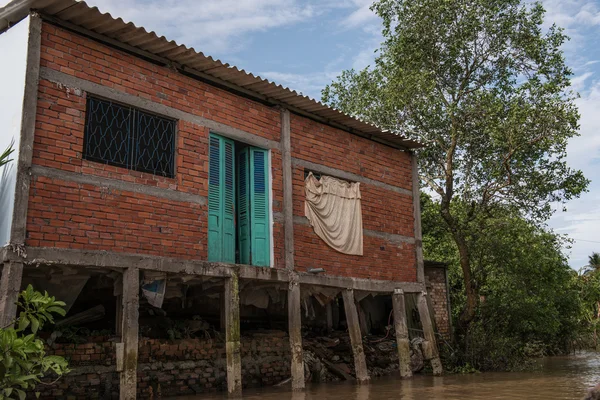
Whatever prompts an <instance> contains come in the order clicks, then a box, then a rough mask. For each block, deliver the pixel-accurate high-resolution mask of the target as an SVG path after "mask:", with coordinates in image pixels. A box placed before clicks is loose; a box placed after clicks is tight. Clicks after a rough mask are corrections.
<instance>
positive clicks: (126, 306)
mask: <svg viewBox="0 0 600 400" xmlns="http://www.w3.org/2000/svg"><path fill="white" fill-rule="evenodd" d="M139 292H140V272H139V270H138V269H137V268H135V267H130V268H127V269H126V270H125V272H123V295H122V299H123V300H122V303H121V304H122V314H121V321H122V325H121V332H122V333H121V341H122V346H123V360H122V363H121V365H122V369H121V371H120V380H121V384H120V392H121V394H120V397H119V398H120V399H121V400H130V399H135V398H136V389H137V360H138V335H139V329H138V327H139V305H140V297H139Z"/></svg>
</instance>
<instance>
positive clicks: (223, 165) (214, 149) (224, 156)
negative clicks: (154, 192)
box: [208, 134, 235, 263]
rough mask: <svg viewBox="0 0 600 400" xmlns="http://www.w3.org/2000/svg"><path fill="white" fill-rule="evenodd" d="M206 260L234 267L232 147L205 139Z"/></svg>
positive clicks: (219, 139)
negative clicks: (206, 196)
mask: <svg viewBox="0 0 600 400" xmlns="http://www.w3.org/2000/svg"><path fill="white" fill-rule="evenodd" d="M208 163H209V167H208V169H209V172H208V260H209V261H221V262H227V263H235V163H234V144H233V142H232V141H231V140H228V139H225V138H222V137H220V136H217V135H213V134H211V135H210V138H209V161H208Z"/></svg>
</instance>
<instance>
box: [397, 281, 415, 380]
mask: <svg viewBox="0 0 600 400" xmlns="http://www.w3.org/2000/svg"><path fill="white" fill-rule="evenodd" d="M392 305H393V308H394V330H395V331H396V343H397V345H398V358H399V362H400V376H401V377H402V378H409V377H411V376H412V370H411V368H410V340H409V338H408V325H407V324H406V304H405V302H404V291H403V290H402V289H396V290H395V291H394V294H393V295H392Z"/></svg>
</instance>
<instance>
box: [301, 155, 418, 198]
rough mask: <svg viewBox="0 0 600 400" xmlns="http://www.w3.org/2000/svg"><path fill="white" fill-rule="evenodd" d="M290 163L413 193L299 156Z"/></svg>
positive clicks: (410, 193) (394, 190) (354, 180)
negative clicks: (302, 158)
mask: <svg viewBox="0 0 600 400" xmlns="http://www.w3.org/2000/svg"><path fill="white" fill-rule="evenodd" d="M292 165H293V166H294V167H302V168H306V169H309V170H311V171H314V172H320V173H322V174H325V175H331V176H335V177H337V178H341V179H345V180H347V181H352V182H361V183H366V184H367V185H372V186H376V187H379V188H382V189H386V190H391V191H392V192H396V193H398V194H402V195H405V196H412V195H413V192H411V191H410V190H408V189H404V188H401V187H397V186H393V185H390V184H388V183H384V182H380V181H376V180H374V179H370V178H365V177H364V176H361V175H357V174H353V173H351V172H347V171H343V170H341V169H337V168H331V167H327V166H325V165H321V164H317V163H313V162H310V161H306V160H301V159H299V158H292Z"/></svg>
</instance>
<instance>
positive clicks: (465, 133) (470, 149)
mask: <svg viewBox="0 0 600 400" xmlns="http://www.w3.org/2000/svg"><path fill="white" fill-rule="evenodd" d="M372 9H373V10H374V11H375V12H376V13H377V14H378V15H379V16H380V17H381V18H382V20H383V36H384V43H383V44H382V46H381V48H380V49H379V53H378V56H377V58H376V61H375V65H374V66H373V67H368V68H366V69H364V70H362V71H354V70H350V71H345V72H343V73H342V74H341V76H339V77H338V80H337V81H336V82H333V83H332V84H330V85H329V86H327V87H326V88H325V89H324V90H323V93H322V94H323V96H322V97H323V101H324V102H326V103H328V104H329V105H332V106H334V107H336V108H338V109H340V110H342V111H344V112H346V113H350V114H353V115H356V116H358V117H361V118H363V119H366V120H368V121H371V122H373V123H376V124H378V125H380V126H382V127H384V128H389V129H392V130H396V131H400V132H401V133H403V134H405V135H407V136H409V137H412V138H417V139H420V140H421V141H423V142H424V143H425V144H426V147H425V148H424V149H422V150H420V151H419V168H420V177H421V180H422V182H424V183H425V184H426V185H427V188H428V190H429V191H430V192H431V193H435V195H436V196H437V197H438V198H439V199H440V203H439V205H440V207H439V208H438V213H439V214H440V216H441V220H440V223H441V224H442V225H444V226H446V228H447V230H448V232H449V234H450V235H451V238H452V241H453V242H454V243H455V245H456V249H457V251H458V257H459V261H460V267H461V275H462V279H463V290H464V294H465V300H466V301H464V302H463V303H462V304H463V305H464V309H463V312H462V313H461V319H460V322H461V324H460V326H461V328H463V329H466V328H468V325H469V323H470V322H471V321H472V320H473V319H474V318H475V316H476V312H477V304H478V302H479V290H480V289H483V287H482V285H481V284H480V283H479V282H478V281H477V277H474V276H472V275H473V274H474V273H476V272H475V271H473V266H472V264H473V263H478V262H479V261H478V260H477V259H476V257H478V256H481V257H483V258H487V256H486V255H481V254H479V255H476V254H473V253H476V252H478V251H479V249H480V247H479V246H481V244H480V238H479V236H483V237H485V236H489V237H493V236H494V235H493V233H494V232H493V230H489V229H494V227H495V225H496V223H495V222H494V223H488V222H486V220H487V219H488V218H492V219H493V218H494V213H495V212H496V210H497V209H498V208H502V210H505V211H508V212H510V213H511V214H512V215H516V214H518V215H520V216H521V217H525V218H527V219H528V220H531V221H535V222H542V221H544V220H545V219H546V218H548V217H549V216H550V215H551V214H552V210H553V208H552V204H553V203H554V202H565V201H567V200H569V199H571V198H573V197H576V196H578V195H579V194H580V193H581V192H582V191H584V190H585V189H586V187H587V185H588V181H587V180H586V179H585V178H584V177H583V175H582V173H581V171H577V170H573V169H571V168H570V167H569V166H568V165H567V163H566V147H567V143H568V140H569V139H570V138H572V137H574V136H577V135H578V128H579V126H578V121H579V114H578V111H577V107H576V105H575V99H576V98H577V94H576V93H574V92H573V91H571V90H570V78H571V75H572V72H571V70H570V69H569V68H568V67H567V66H566V64H565V61H564V56H563V53H562V50H561V46H562V45H563V44H564V43H565V41H566V40H567V37H566V36H565V35H564V33H563V30H562V29H560V28H558V27H556V26H551V27H550V28H549V29H548V30H546V31H544V29H543V28H542V26H543V20H544V13H545V12H544V9H543V7H542V5H541V4H540V3H529V2H524V1H521V0H453V1H447V0H411V1H406V0H379V1H377V2H376V3H375V4H374V5H373V7H372ZM489 244H490V245H493V243H489ZM481 272H483V271H481Z"/></svg>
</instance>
